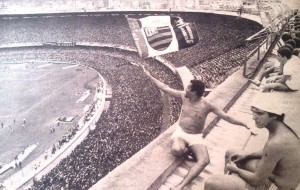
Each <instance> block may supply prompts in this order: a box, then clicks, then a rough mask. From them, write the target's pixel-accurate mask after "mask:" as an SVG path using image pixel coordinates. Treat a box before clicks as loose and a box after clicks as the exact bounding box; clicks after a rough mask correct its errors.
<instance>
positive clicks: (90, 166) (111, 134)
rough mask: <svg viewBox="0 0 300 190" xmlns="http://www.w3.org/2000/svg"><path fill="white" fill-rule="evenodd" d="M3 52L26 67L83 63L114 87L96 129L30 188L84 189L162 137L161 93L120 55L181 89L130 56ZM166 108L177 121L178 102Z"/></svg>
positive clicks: (163, 71)
mask: <svg viewBox="0 0 300 190" xmlns="http://www.w3.org/2000/svg"><path fill="white" fill-rule="evenodd" d="M7 51H10V53H9V54H8V55H9V56H5V53H3V52H2V53H3V54H2V55H3V56H2V57H1V58H0V59H1V61H3V62H13V61H15V60H22V61H24V62H26V61H30V59H31V56H32V57H35V59H36V60H41V61H46V60H53V59H54V60H56V61H62V62H76V63H79V64H85V65H87V66H89V67H93V68H94V69H96V70H98V72H99V73H100V74H101V75H102V76H103V77H105V78H106V80H107V82H108V83H109V84H111V86H112V88H113V89H112V91H113V94H112V95H113V97H112V102H111V105H110V109H109V110H108V112H106V113H105V114H104V115H102V116H101V118H100V120H99V122H98V123H97V127H96V129H95V130H94V131H91V133H90V134H89V135H88V137H87V138H86V139H85V140H84V141H83V142H82V144H80V145H79V146H78V147H77V148H76V149H75V150H74V151H73V152H72V153H71V155H70V156H69V157H68V158H66V159H64V160H62V161H61V163H60V164H59V165H58V166H57V167H56V168H55V169H54V170H52V171H51V172H50V173H49V174H48V175H46V176H45V177H44V178H43V179H42V180H40V181H36V182H35V185H34V187H33V189H47V188H49V189H57V188H58V187H59V188H61V187H64V188H66V189H87V188H88V187H90V186H91V185H92V184H94V183H95V182H96V181H98V180H99V179H100V178H101V177H103V176H104V175H106V174H107V173H108V172H109V171H111V170H112V169H114V168H115V167H116V166H118V165H119V164H121V163H122V162H124V161H125V160H126V159H128V158H129V157H131V156H132V155H133V154H134V153H136V152H137V151H139V150H140V149H141V148H143V147H144V146H146V145H147V144H148V143H149V142H151V141H152V140H153V139H154V138H156V137H157V136H158V135H159V134H160V133H161V132H162V131H161V130H162V129H161V128H162V117H163V113H162V109H163V104H162V102H161V98H158V97H161V94H160V92H159V91H158V89H157V88H155V87H154V86H153V84H152V83H151V82H150V81H149V80H147V79H146V78H145V77H144V76H143V72H142V69H141V68H140V67H137V66H134V65H132V64H130V63H129V61H128V60H126V59H122V55H124V57H126V58H127V59H131V60H133V61H135V62H137V63H142V64H145V65H148V66H149V67H150V68H152V69H153V71H154V73H155V75H156V76H159V77H160V78H161V80H162V81H165V82H166V83H168V84H170V86H173V87H174V88H179V89H180V88H182V86H181V83H180V82H179V80H178V78H177V76H176V75H175V74H174V73H172V72H171V71H170V70H169V69H168V68H166V67H165V66H164V65H162V64H161V63H158V62H155V61H154V60H146V61H143V60H141V59H140V58H139V57H137V55H135V54H134V53H129V52H125V51H108V52H109V54H110V55H107V54H108V52H105V51H104V53H101V51H99V49H98V48H77V47H73V48H72V47H69V48H67V47H65V48H61V49H60V48H49V47H46V48H45V47H44V48H26V49H24V50H23V51H22V54H20V53H19V50H7ZM11 51H12V52H11ZM71 52H72V53H71ZM130 54H132V55H130ZM54 55H55V56H54ZM113 55H114V56H113ZM170 105H172V107H171V109H170V113H166V114H165V116H167V117H169V120H170V123H169V125H171V124H173V123H174V122H175V121H176V120H177V118H178V115H179V113H180V107H181V102H180V101H178V100H176V99H171V98H170ZM170 115H171V116H170ZM95 166H97V167H95ZM87 179H90V180H87ZM50 184H51V185H50Z"/></svg>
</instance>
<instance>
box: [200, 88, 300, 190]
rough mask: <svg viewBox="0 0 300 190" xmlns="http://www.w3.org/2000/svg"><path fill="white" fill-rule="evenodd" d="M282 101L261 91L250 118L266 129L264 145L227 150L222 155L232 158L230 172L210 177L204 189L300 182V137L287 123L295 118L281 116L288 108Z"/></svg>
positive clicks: (241, 189)
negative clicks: (266, 134)
mask: <svg viewBox="0 0 300 190" xmlns="http://www.w3.org/2000/svg"><path fill="white" fill-rule="evenodd" d="M284 101H286V98H285V99H284V98H282V97H279V96H278V94H277V95H276V94H275V93H262V94H260V95H259V96H258V97H257V98H256V101H254V102H253V103H252V108H251V110H252V112H253V120H254V121H255V124H256V126H257V127H258V128H266V129H267V130H268V131H269V137H268V140H267V142H266V144H265V145H264V147H263V149H262V150H259V151H251V152H250V151H247V152H246V151H236V150H230V151H227V153H226V156H225V158H226V157H227V158H229V160H231V162H229V163H228V164H227V170H229V171H230V172H231V173H232V175H223V176H213V177H211V178H209V179H208V180H207V181H206V183H205V190H217V189H222V190H232V189H235V190H245V189H247V190H254V189H259V190H266V189H268V188H269V186H270V184H271V182H272V183H274V185H276V186H277V187H278V189H280V190H294V189H295V188H296V187H297V185H298V184H299V182H300V175H299V174H300V140H299V137H298V136H297V134H296V133H295V132H294V131H293V130H292V128H291V127H290V126H292V122H291V123H290V126H288V125H287V124H286V123H289V122H288V120H290V121H291V120H294V121H295V119H296V118H291V117H287V116H285V115H284V112H285V111H286V110H287V109H288V108H284V106H286V105H287V104H286V102H284ZM298 104H299V103H298ZM274 105H275V106H274ZM291 105H292V106H296V105H295V104H290V106H291ZM295 111H296V110H295ZM284 117H287V119H288V120H287V121H285V120H284ZM296 117H298V115H297V116H296ZM297 124H299V123H297ZM295 127H298V126H295Z"/></svg>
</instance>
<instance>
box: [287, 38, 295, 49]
mask: <svg viewBox="0 0 300 190" xmlns="http://www.w3.org/2000/svg"><path fill="white" fill-rule="evenodd" d="M285 44H290V45H292V46H293V48H296V42H295V40H293V39H289V40H287V41H286V42H285Z"/></svg>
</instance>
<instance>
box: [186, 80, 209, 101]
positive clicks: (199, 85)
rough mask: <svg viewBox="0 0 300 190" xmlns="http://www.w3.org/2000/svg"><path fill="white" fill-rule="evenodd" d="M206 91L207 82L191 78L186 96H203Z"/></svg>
mask: <svg viewBox="0 0 300 190" xmlns="http://www.w3.org/2000/svg"><path fill="white" fill-rule="evenodd" d="M204 91H205V84H204V83H203V82H202V81H201V80H191V82H190V85H189V86H188V87H187V89H186V95H185V97H187V98H190V97H192V96H196V97H199V98H200V97H202V96H203V93H204Z"/></svg>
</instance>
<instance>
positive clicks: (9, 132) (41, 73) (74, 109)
mask: <svg viewBox="0 0 300 190" xmlns="http://www.w3.org/2000/svg"><path fill="white" fill-rule="evenodd" d="M98 80H99V77H98V74H97V72H96V71H94V70H92V69H89V68H86V67H83V66H78V65H70V64H66V63H55V64H52V63H37V62H35V63H20V64H12V63H9V64H2V63H1V64H0V105H1V106H0V153H1V154H0V163H1V164H6V163H9V162H11V161H13V160H14V158H15V157H16V156H17V155H18V154H20V153H21V152H22V151H23V150H24V149H25V148H26V147H28V146H30V145H33V144H36V145H37V147H36V149H35V150H34V151H33V152H32V153H31V154H30V155H29V156H28V157H27V158H26V159H25V160H24V162H23V166H25V165H26V164H27V163H29V162H31V161H32V160H34V159H35V158H36V157H37V156H39V155H40V154H42V153H43V152H44V151H45V150H46V149H48V148H50V147H52V145H53V144H55V143H56V142H57V141H58V140H59V139H61V138H62V136H63V135H65V134H68V132H69V130H70V129H71V128H72V127H73V126H74V125H76V123H77V121H78V120H79V119H80V118H81V117H82V115H83V114H84V111H83V110H84V107H85V106H86V105H90V104H91V103H92V101H93V98H94V95H95V88H96V86H97V82H98ZM87 90H91V95H90V96H88V97H87V98H86V99H85V100H84V101H83V102H78V100H79V99H80V98H81V97H82V96H83V94H84V92H86V91H87ZM58 117H74V120H73V121H72V122H69V123H60V124H59V125H58V124H57V122H56V120H57V118H58ZM52 127H54V128H55V132H52V133H51V132H50V129H51V128H52ZM2 177H3V176H2Z"/></svg>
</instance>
